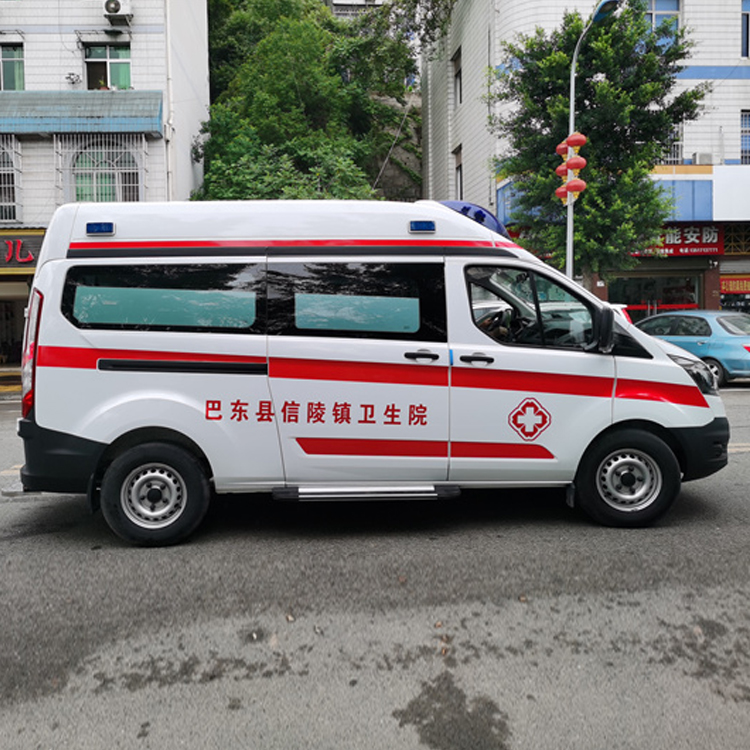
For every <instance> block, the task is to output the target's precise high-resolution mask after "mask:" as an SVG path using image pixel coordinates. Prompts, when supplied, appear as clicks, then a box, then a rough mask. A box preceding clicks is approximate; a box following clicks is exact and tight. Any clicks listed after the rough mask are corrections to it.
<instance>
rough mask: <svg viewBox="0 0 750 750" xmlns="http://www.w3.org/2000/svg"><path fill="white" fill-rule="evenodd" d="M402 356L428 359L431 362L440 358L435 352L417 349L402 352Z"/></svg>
mask: <svg viewBox="0 0 750 750" xmlns="http://www.w3.org/2000/svg"><path fill="white" fill-rule="evenodd" d="M404 357H406V358H407V359H429V360H432V361H433V362H434V361H435V360H436V359H440V355H439V354H435V352H427V351H424V352H422V351H419V352H404Z"/></svg>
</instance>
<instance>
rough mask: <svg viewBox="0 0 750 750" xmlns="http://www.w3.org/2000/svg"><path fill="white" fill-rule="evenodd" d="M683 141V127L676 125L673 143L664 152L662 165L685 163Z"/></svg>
mask: <svg viewBox="0 0 750 750" xmlns="http://www.w3.org/2000/svg"><path fill="white" fill-rule="evenodd" d="M682 139H683V126H682V125H681V124H680V125H675V127H674V130H673V132H672V143H671V144H670V146H669V147H668V148H667V149H666V150H665V151H664V155H663V156H662V161H661V163H662V164H682V161H683V150H682Z"/></svg>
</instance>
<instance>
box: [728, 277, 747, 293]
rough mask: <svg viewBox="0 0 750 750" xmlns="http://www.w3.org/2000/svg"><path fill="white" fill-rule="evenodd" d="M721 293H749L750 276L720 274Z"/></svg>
mask: <svg viewBox="0 0 750 750" xmlns="http://www.w3.org/2000/svg"><path fill="white" fill-rule="evenodd" d="M721 293H722V294H750V276H722V277H721Z"/></svg>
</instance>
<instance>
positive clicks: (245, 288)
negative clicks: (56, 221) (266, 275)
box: [62, 264, 265, 333]
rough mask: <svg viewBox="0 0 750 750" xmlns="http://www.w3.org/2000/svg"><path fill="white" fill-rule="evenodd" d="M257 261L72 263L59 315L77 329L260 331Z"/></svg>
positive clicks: (260, 286) (262, 327) (261, 303)
mask: <svg viewBox="0 0 750 750" xmlns="http://www.w3.org/2000/svg"><path fill="white" fill-rule="evenodd" d="M263 281H264V279H263V272H262V266H260V265H255V264H253V265H247V264H232V265H230V264H227V265H173V266H162V265H159V266H76V267H74V268H71V269H70V270H69V271H68V275H67V277H66V279H65V288H64V290H63V300H62V312H63V315H64V316H65V317H66V318H67V319H68V320H69V321H70V322H71V323H72V324H73V325H74V326H76V327H77V328H98V329H114V330H126V331H134V330H135V331H198V332H200V331H203V332H216V333H265V325H264V318H265V315H264V307H265V306H264V294H263Z"/></svg>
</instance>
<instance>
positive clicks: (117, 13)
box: [104, 0, 133, 26]
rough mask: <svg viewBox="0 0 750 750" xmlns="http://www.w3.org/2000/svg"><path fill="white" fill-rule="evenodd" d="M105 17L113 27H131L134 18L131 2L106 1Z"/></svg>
mask: <svg viewBox="0 0 750 750" xmlns="http://www.w3.org/2000/svg"><path fill="white" fill-rule="evenodd" d="M104 16H105V17H106V19H107V20H108V21H109V22H110V23H111V24H112V25H113V26H129V25H130V21H131V20H132V18H133V10H132V8H131V3H130V0H104Z"/></svg>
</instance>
